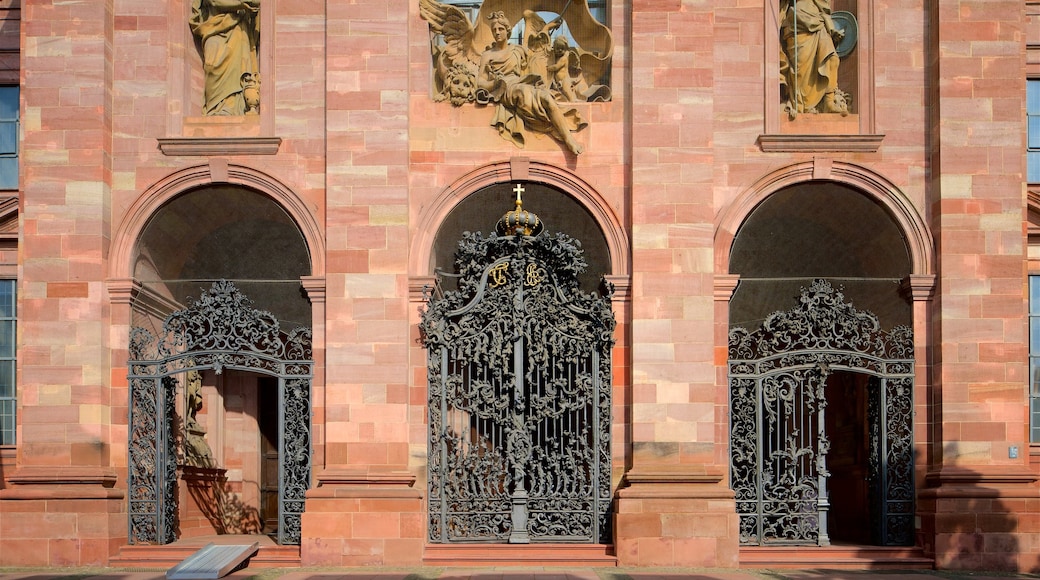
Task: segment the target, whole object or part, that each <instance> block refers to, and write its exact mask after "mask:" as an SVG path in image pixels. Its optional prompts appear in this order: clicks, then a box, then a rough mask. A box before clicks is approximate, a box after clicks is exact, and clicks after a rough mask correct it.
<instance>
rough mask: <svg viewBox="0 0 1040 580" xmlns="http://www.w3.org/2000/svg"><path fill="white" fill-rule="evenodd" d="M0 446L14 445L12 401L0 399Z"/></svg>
mask: <svg viewBox="0 0 1040 580" xmlns="http://www.w3.org/2000/svg"><path fill="white" fill-rule="evenodd" d="M0 445H14V400H13V399H0Z"/></svg>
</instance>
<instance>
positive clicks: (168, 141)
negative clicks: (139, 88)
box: [158, 137, 282, 157]
mask: <svg viewBox="0 0 1040 580" xmlns="http://www.w3.org/2000/svg"><path fill="white" fill-rule="evenodd" d="M158 141H159V150H160V151H162V153H163V155H167V156H177V155H183V156H191V155H194V156H207V157H208V156H210V155H275V154H277V153H278V148H279V147H280V146H281V144H282V138H281V137H166V138H160V139H159V140H158Z"/></svg>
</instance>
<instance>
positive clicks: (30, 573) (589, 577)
mask: <svg viewBox="0 0 1040 580" xmlns="http://www.w3.org/2000/svg"><path fill="white" fill-rule="evenodd" d="M164 578H165V572H164V571H162V570H155V571H142V570H122V569H116V568H70V569H46V570H42V569H41V570H18V569H4V568H0V580H87V579H89V580H164ZM225 578H227V579H229V580H249V579H251V578H255V579H256V580H275V579H277V580H434V579H436V580H998V579H999V580H1005V579H1007V578H1040V574H1001V573H987V572H971V573H969V572H960V573H955V572H935V571H929V570H908V571H878V572H862V571H847V570H713V569H682V570H678V569H667V570H645V569H638V570H636V569H624V568H597V569H555V568H475V569H463V568H445V569H439V568H418V569H407V570H405V569H381V568H371V569H367V568H321V569H309V568H266V569H264V568H259V569H257V568H254V569H250V568H246V569H244V570H239V571H237V572H234V573H232V574H230V575H229V576H225Z"/></svg>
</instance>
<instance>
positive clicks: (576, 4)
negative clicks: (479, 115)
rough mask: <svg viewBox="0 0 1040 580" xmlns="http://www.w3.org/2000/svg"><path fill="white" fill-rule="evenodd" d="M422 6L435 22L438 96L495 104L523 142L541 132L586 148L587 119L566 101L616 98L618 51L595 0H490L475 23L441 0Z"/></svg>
mask: <svg viewBox="0 0 1040 580" xmlns="http://www.w3.org/2000/svg"><path fill="white" fill-rule="evenodd" d="M419 9H420V14H421V16H422V18H423V19H424V20H426V21H427V22H429V24H430V33H431V34H430V37H431V38H430V45H431V47H430V48H431V55H432V57H433V98H434V100H435V101H438V102H441V101H448V102H450V103H451V104H452V105H454V106H456V107H461V106H464V105H467V104H475V105H477V106H485V105H489V106H494V107H495V112H494V115H493V117H492V120H491V125H492V126H493V127H495V128H496V129H498V132H499V134H500V135H501V136H502V137H503V138H504V139H506V140H508V141H511V142H512V143H514V144H515V145H516V146H517V147H523V146H524V145H525V143H526V141H527V138H528V135H529V134H530V133H535V134H548V135H551V136H553V137H554V138H555V139H557V140H558V141H560V142H562V143H563V144H564V145H565V146H566V147H567V149H568V150H570V151H571V152H572V153H574V154H575V155H578V154H580V153H582V152H583V151H584V147H583V146H582V145H581V144H580V143H578V142H577V141H576V140H575V139H574V137H573V135H572V133H575V132H578V131H581V130H582V129H583V128H585V127H586V126H587V125H588V123H587V122H586V121H585V120H584V119H582V118H581V115H580V114H579V113H578V111H577V109H575V108H572V107H566V106H565V105H566V103H573V102H590V101H609V100H610V98H611V95H610V65H611V60H612V57H613V51H614V41H613V38H612V37H611V35H610V30H609V29H608V28H607V27H606V26H604V25H603V24H602V23H600V22H599V21H598V20H597V19H596V18H595V17H594V16H593V15H592V12H591V11H590V9H589V4H588V0H567V1H564V0H521V1H519V2H510V1H508V0H485V1H484V2H483V3H482V4H481V5H480V8H479V10H477V13H476V22H471V21H470V17H469V16H468V15H467V14H466V12H465V11H464V10H463V9H462V7H460V6H455V5H453V4H449V3H443V2H439V1H438V0H419ZM546 18H549V20H548V22H547V21H546ZM518 25H519V26H520V31H519V34H518V37H519V39H520V41H519V42H511V41H510V37H511V36H512V32H513V28H514V26H518Z"/></svg>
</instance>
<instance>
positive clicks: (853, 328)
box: [729, 280, 914, 545]
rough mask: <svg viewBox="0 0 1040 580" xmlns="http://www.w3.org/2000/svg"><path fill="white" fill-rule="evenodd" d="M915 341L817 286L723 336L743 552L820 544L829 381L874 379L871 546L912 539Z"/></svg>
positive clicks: (822, 284)
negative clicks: (841, 376) (757, 324)
mask: <svg viewBox="0 0 1040 580" xmlns="http://www.w3.org/2000/svg"><path fill="white" fill-rule="evenodd" d="M913 356H914V355H913V335H912V331H911V330H910V329H909V328H907V327H897V328H895V329H893V330H892V331H891V332H885V331H882V330H881V327H880V324H879V322H878V319H877V317H875V316H874V315H873V314H871V313H870V312H866V311H861V310H857V309H856V308H854V307H853V306H852V305H851V304H848V303H846V302H845V298H844V296H843V294H842V293H841V292H840V291H838V290H835V289H834V288H833V287H832V286H831V285H830V284H829V283H828V282H827V281H825V280H815V281H814V282H813V283H812V285H811V286H810V287H809V288H807V289H805V288H803V290H802V295H801V297H800V299H799V303H798V306H797V307H796V308H794V309H792V310H789V311H782V312H775V313H773V314H772V315H770V316H769V317H768V318H767V319H766V321H765V322H764V323H763V325H762V327H761V328H760V329H758V330H756V331H753V332H752V331H748V330H746V329H743V328H734V329H732V330H731V331H730V335H729V358H730V360H729V376H730V410H731V415H730V426H731V433H732V437H731V444H730V474H731V479H732V486H733V490H734V493H735V496H736V502H737V511H738V514H739V516H740V542H741V544H746V545H748V544H752V545H753V544H759V545H761V544H782V543H790V544H826V543H827V542H828V538H827V526H826V517H827V506H828V501H827V485H826V483H827V477H828V476H829V473H828V471H827V466H826V456H827V452H828V450H829V440H828V436H827V433H826V429H825V422H824V413H825V409H826V406H827V400H826V396H825V391H824V385H825V383H826V377H827V374H828V373H830V372H832V371H836V370H845V371H853V372H857V373H865V374H867V375H870V376H872V377H873V378H872V380H871V386H869V387H868V389H869V390H868V395H867V401H868V430H869V432H870V446H871V447H870V453H869V458H868V461H867V463H868V469H869V472H870V482H871V491H870V494H869V495H870V502H871V512H872V518H873V519H872V525H873V531H874V537H875V541H876V542H878V543H880V544H884V545H906V544H912V542H913V512H914V507H913V502H914V482H913V417H912V412H913V382H914V381H913V368H914V359H913Z"/></svg>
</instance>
